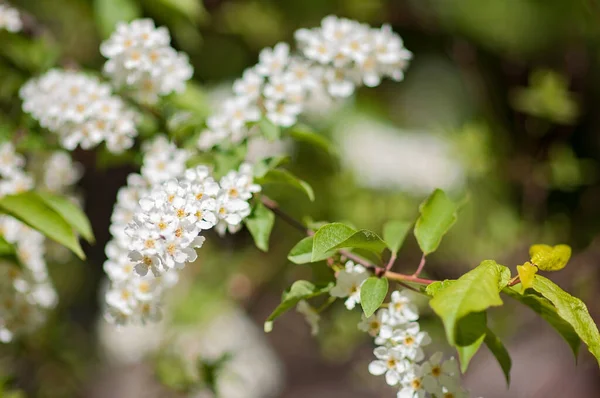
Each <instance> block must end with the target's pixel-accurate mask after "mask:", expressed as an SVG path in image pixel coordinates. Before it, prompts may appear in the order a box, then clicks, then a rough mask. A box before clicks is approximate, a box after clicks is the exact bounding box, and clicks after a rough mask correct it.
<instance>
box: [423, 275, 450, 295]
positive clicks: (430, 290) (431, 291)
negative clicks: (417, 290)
mask: <svg viewBox="0 0 600 398" xmlns="http://www.w3.org/2000/svg"><path fill="white" fill-rule="evenodd" d="M454 282H456V281H455V280H450V279H446V280H444V281H435V282H433V283H430V284H429V285H427V287H426V288H425V294H427V295H428V296H431V297H433V296H435V295H436V294H437V293H438V292H439V291H441V290H442V289H445V288H447V287H448V286H450V285H451V284H452V283H454Z"/></svg>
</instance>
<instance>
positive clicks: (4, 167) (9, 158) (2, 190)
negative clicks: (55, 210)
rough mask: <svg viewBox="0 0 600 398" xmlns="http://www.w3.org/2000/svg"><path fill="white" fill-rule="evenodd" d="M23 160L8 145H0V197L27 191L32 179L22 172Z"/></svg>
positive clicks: (10, 145) (11, 146) (31, 185)
mask: <svg viewBox="0 0 600 398" xmlns="http://www.w3.org/2000/svg"><path fill="white" fill-rule="evenodd" d="M24 166H25V158H23V156H21V155H19V154H18V153H16V152H15V147H14V146H13V145H12V144H11V143H10V142H7V143H4V144H1V145H0V177H2V178H1V179H0V197H2V196H6V195H12V194H17V193H20V192H24V191H28V190H29V189H31V188H32V187H33V178H31V176H30V175H29V174H28V173H26V172H25V171H24V170H23V167H24Z"/></svg>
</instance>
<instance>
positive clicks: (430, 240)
mask: <svg viewBox="0 0 600 398" xmlns="http://www.w3.org/2000/svg"><path fill="white" fill-rule="evenodd" d="M457 210H458V206H457V205H456V203H454V202H452V201H451V200H450V199H448V196H446V194H445V193H444V191H442V190H440V189H436V190H435V191H434V192H433V194H431V196H429V198H427V200H426V201H425V202H423V203H422V204H421V206H420V207H419V212H420V213H421V216H420V217H419V219H418V220H417V223H416V225H415V237H416V238H417V242H418V243H419V247H420V248H421V251H422V252H423V253H424V254H425V255H427V254H430V253H433V252H434V251H436V250H437V248H438V246H439V245H440V242H441V241H442V237H443V236H444V234H445V233H446V232H448V230H449V229H450V227H452V225H453V224H454V222H455V221H456V212H457Z"/></svg>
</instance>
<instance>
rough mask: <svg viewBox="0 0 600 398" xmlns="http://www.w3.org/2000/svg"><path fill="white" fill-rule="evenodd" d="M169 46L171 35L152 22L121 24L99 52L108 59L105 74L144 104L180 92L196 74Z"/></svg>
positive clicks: (180, 54) (186, 59)
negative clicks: (126, 88) (130, 90)
mask: <svg viewBox="0 0 600 398" xmlns="http://www.w3.org/2000/svg"><path fill="white" fill-rule="evenodd" d="M170 42H171V37H170V35H169V31H168V30H167V29H166V28H164V27H160V28H157V27H155V25H154V22H153V21H152V20H151V19H138V20H135V21H132V22H131V23H123V22H121V23H119V24H118V25H117V29H116V31H115V32H114V33H113V34H112V35H111V36H110V37H109V38H108V39H107V40H106V41H105V42H103V43H102V45H101V46H100V52H101V53H102V55H104V56H105V57H106V58H108V61H106V63H105V64H104V72H105V73H106V75H108V76H109V77H110V78H111V79H112V81H113V83H114V84H115V85H116V86H117V87H121V86H128V87H129V88H133V89H134V90H135V95H136V97H137V98H138V100H140V101H141V102H144V103H155V102H157V101H158V97H159V96H162V95H167V94H170V93H172V92H181V91H183V90H184V89H185V83H186V81H187V80H189V79H190V78H191V77H192V75H193V73H194V71H193V69H192V66H191V65H190V63H189V59H188V56H187V55H186V54H184V53H182V52H177V51H176V50H175V49H174V48H172V47H171V45H170Z"/></svg>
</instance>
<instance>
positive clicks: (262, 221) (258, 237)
mask: <svg viewBox="0 0 600 398" xmlns="http://www.w3.org/2000/svg"><path fill="white" fill-rule="evenodd" d="M245 223H246V226H247V227H248V230H249V231H250V234H251V235H252V238H253V239H254V243H255V244H256V247H258V248H259V249H260V250H262V251H264V252H266V251H267V250H269V237H270V236H271V230H272V229H273V225H274V224H275V214H273V212H272V211H271V210H269V209H267V208H266V207H265V206H264V205H263V204H262V203H260V202H259V203H258V204H257V205H256V207H255V208H254V211H253V212H252V214H251V215H250V216H249V217H248V218H246V220H245Z"/></svg>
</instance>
